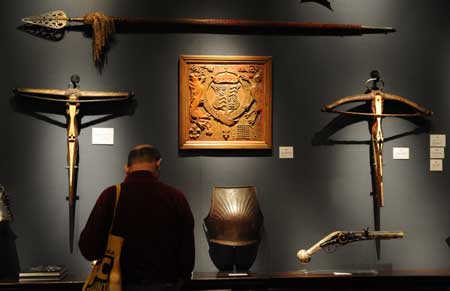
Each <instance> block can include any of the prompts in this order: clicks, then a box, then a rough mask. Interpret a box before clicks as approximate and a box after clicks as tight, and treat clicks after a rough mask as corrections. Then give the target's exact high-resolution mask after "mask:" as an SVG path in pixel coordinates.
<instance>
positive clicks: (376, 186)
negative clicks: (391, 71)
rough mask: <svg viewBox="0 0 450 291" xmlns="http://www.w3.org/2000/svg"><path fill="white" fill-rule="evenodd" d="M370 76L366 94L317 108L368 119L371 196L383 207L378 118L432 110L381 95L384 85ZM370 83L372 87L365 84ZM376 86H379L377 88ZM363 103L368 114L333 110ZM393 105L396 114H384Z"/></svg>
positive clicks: (380, 142)
mask: <svg viewBox="0 0 450 291" xmlns="http://www.w3.org/2000/svg"><path fill="white" fill-rule="evenodd" d="M373 73H374V74H373V75H374V77H372V78H370V79H368V80H367V81H366V86H367V89H368V93H366V94H359V95H353V96H347V97H343V98H341V99H339V100H337V101H335V102H333V103H330V104H328V105H325V106H323V107H322V108H321V110H322V111H323V112H334V113H340V114H348V115H357V116H367V117H369V118H370V120H369V128H370V137H371V165H372V168H371V172H372V182H373V183H372V188H373V191H372V193H371V194H372V195H373V196H374V199H375V200H376V204H377V206H378V207H383V206H384V190H383V142H384V136H383V129H382V124H381V123H382V119H383V118H384V117H417V116H430V115H432V113H433V112H432V111H431V110H430V109H427V108H425V107H422V106H420V105H419V104H417V103H415V102H413V101H411V100H408V99H406V98H405V97H402V96H398V95H393V94H389V93H385V92H383V86H384V82H383V80H381V79H380V78H379V73H378V72H376V71H374V72H373ZM371 82H373V86H372V87H369V84H370V83H371ZM378 84H380V85H381V87H378ZM355 102H365V103H366V105H367V107H369V108H370V111H368V112H364V111H361V110H358V111H356V110H355V111H351V110H339V109H337V107H339V106H341V105H344V104H349V103H355ZM387 102H394V103H398V104H399V105H401V106H400V110H401V111H400V112H386V111H385V103H387Z"/></svg>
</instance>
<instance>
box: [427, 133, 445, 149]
mask: <svg viewBox="0 0 450 291" xmlns="http://www.w3.org/2000/svg"><path fill="white" fill-rule="evenodd" d="M430 147H445V134H430Z"/></svg>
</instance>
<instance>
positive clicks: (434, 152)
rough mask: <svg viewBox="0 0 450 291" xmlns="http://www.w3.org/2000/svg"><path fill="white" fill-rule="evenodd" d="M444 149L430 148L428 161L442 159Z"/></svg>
mask: <svg viewBox="0 0 450 291" xmlns="http://www.w3.org/2000/svg"><path fill="white" fill-rule="evenodd" d="M444 158H445V153H444V148H430V159H444Z"/></svg>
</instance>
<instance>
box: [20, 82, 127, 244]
mask: <svg viewBox="0 0 450 291" xmlns="http://www.w3.org/2000/svg"><path fill="white" fill-rule="evenodd" d="M70 80H71V84H69V88H68V89H66V90H59V89H35V88H15V89H14V90H13V91H14V93H15V94H16V95H17V96H21V97H25V98H31V99H36V100H42V101H51V102H64V103H66V117H67V168H68V170H69V195H68V200H69V227H70V232H69V237H70V252H72V251H73V232H74V224H75V221H74V219H75V200H76V193H75V190H76V178H77V168H78V133H79V130H78V120H77V118H78V114H79V111H80V104H82V103H99V102H111V101H114V102H117V101H125V100H128V99H130V98H131V97H132V96H134V94H133V93H132V92H103V91H81V90H80V88H79V86H78V83H79V82H80V77H79V76H77V75H73V76H71V77H70Z"/></svg>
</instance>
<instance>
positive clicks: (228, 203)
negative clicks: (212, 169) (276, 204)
mask: <svg viewBox="0 0 450 291" xmlns="http://www.w3.org/2000/svg"><path fill="white" fill-rule="evenodd" d="M262 225H263V215H262V212H261V210H260V208H259V204H258V200H257V198H256V187H254V186H244V187H214V190H213V193H212V197H211V209H210V211H209V214H208V216H207V217H206V218H205V219H204V231H205V234H206V236H207V239H208V243H209V255H210V257H211V260H212V261H213V263H214V265H215V266H216V267H217V268H218V269H219V270H221V271H236V270H238V271H247V270H249V269H250V267H251V266H252V264H253V262H254V261H255V259H256V255H257V251H258V247H259V243H260V241H261V228H262Z"/></svg>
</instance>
